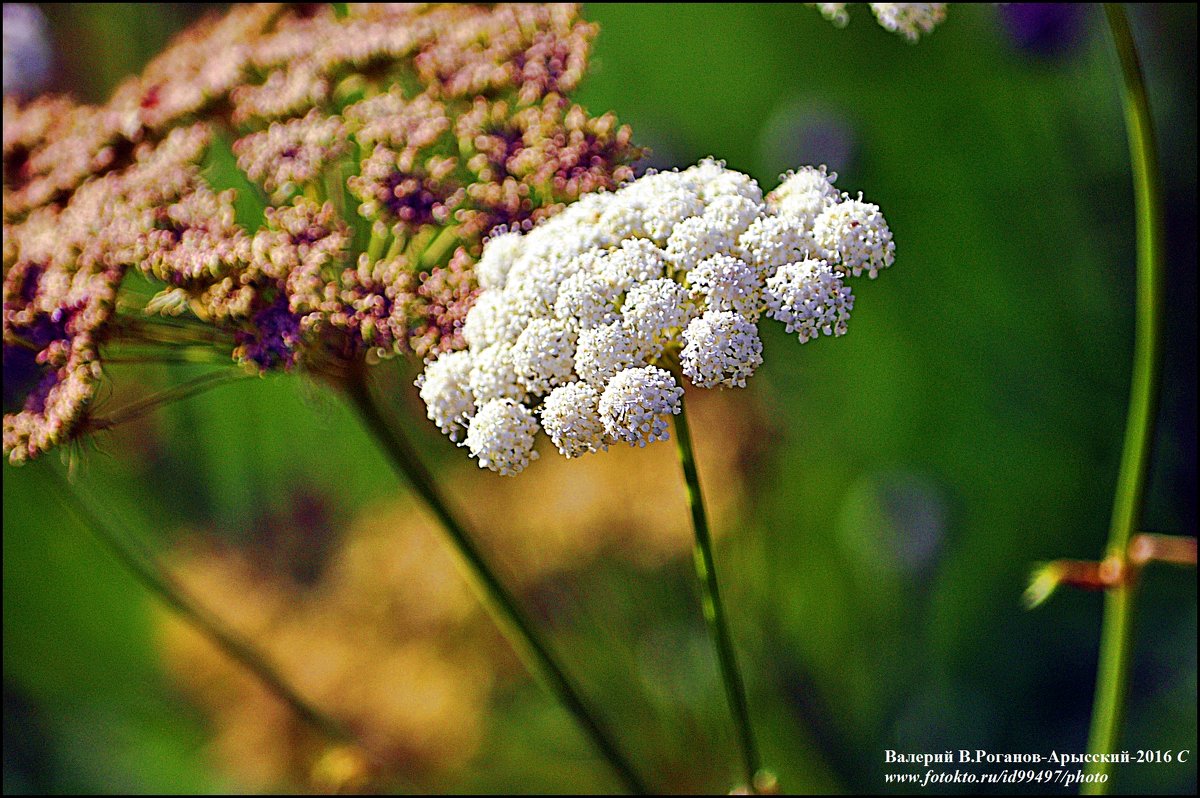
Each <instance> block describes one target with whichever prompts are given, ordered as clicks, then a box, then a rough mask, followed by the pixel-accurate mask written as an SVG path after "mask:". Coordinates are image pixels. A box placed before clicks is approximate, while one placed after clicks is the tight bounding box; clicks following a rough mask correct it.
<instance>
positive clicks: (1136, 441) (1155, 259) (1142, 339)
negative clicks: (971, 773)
mask: <svg viewBox="0 0 1200 798" xmlns="http://www.w3.org/2000/svg"><path fill="white" fill-rule="evenodd" d="M1104 11H1105V16H1106V17H1107V20H1108V27H1109V31H1110V32H1111V34H1112V38H1113V44H1114V45H1115V47H1116V51H1117V58H1118V60H1119V62H1120V70H1121V85H1122V100H1123V104H1124V109H1125V126H1126V131H1127V134H1128V137H1129V154H1130V162H1131V164H1132V167H1133V186H1134V202H1135V206H1136V218H1137V319H1136V330H1135V338H1134V354H1133V378H1132V385H1131V387H1130V401H1129V415H1128V418H1127V421H1126V426H1125V443H1124V448H1123V450H1122V454H1121V466H1120V471H1119V472H1118V475H1117V490H1116V495H1115V497H1114V500H1113V514H1112V523H1111V525H1110V527H1109V533H1108V543H1107V546H1106V549H1105V552H1106V556H1107V557H1109V558H1112V557H1116V558H1119V559H1120V561H1121V562H1122V563H1123V562H1124V561H1125V558H1126V556H1127V550H1128V547H1129V543H1130V538H1131V536H1132V535H1133V533H1134V532H1135V531H1136V530H1137V528H1138V525H1139V523H1140V521H1141V516H1142V510H1143V507H1144V504H1145V495H1146V475H1147V472H1148V470H1149V467H1150V451H1151V445H1152V443H1153V440H1154V423H1155V416H1156V414H1157V411H1158V394H1159V372H1160V369H1161V363H1162V336H1161V327H1162V297H1163V279H1164V272H1165V266H1164V252H1165V247H1164V233H1163V214H1162V185H1161V179H1160V176H1159V167H1158V155H1157V152H1156V149H1155V139H1154V122H1153V119H1152V117H1151V114H1150V102H1149V99H1148V97H1147V94H1146V83H1145V79H1144V77H1143V75H1142V68H1141V64H1140V63H1139V60H1138V55H1137V47H1136V45H1135V43H1134V40H1133V33H1132V31H1131V30H1130V28H1129V20H1128V19H1127V18H1126V16H1125V11H1124V10H1123V9H1122V7H1121V5H1120V4H1118V3H1106V4H1105V6H1104ZM1131 573H1132V571H1131ZM1136 591H1137V580H1136V578H1129V579H1124V580H1121V581H1120V582H1119V583H1118V584H1117V585H1116V586H1114V587H1113V588H1112V589H1111V590H1108V591H1107V592H1106V594H1105V597H1104V623H1103V627H1102V630H1101V637H1100V665H1099V668H1098V670H1097V673H1096V694H1095V702H1094V704H1093V707H1092V724H1091V729H1090V731H1089V733H1088V753H1089V754H1093V755H1094V754H1106V753H1111V752H1113V751H1115V750H1116V749H1117V747H1118V746H1119V745H1120V735H1121V726H1122V723H1123V721H1124V705H1125V694H1126V692H1127V688H1128V682H1129V664H1130V658H1131V654H1132V643H1133V631H1132V630H1133V610H1134V600H1135V595H1136ZM1101 759H1103V757H1099V756H1093V757H1091V760H1092V761H1091V762H1090V763H1089V765H1088V769H1087V774H1088V775H1089V776H1092V777H1093V778H1091V779H1087V778H1085V779H1084V781H1083V787H1082V792H1083V793H1085V794H1096V795H1100V794H1104V793H1106V792H1107V791H1108V789H1109V782H1110V779H1109V778H1108V776H1109V775H1110V773H1111V769H1112V765H1111V764H1110V763H1108V762H1104V761H1097V760H1101ZM1101 776H1102V777H1103V778H1098V777H1101Z"/></svg>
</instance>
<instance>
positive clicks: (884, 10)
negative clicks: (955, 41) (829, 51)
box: [809, 3, 947, 43]
mask: <svg viewBox="0 0 1200 798" xmlns="http://www.w3.org/2000/svg"><path fill="white" fill-rule="evenodd" d="M809 5H811V6H815V7H816V9H817V10H818V11H820V12H821V14H822V16H824V17H825V19H827V20H829V21H830V22H832V23H833V24H834V25H837V26H838V27H839V28H844V27H846V25H847V24H848V23H849V22H850V14H849V13H847V11H846V6H848V5H849V3H809ZM869 5H870V6H871V11H873V12H874V13H875V19H877V20H878V21H879V24H880V25H881V26H883V27H884V28H885V29H887V30H890V31H891V32H892V33H898V34H900V35H901V36H903V37H904V38H906V39H908V40H909V41H910V42H914V43H915V42H916V41H917V40H918V39H920V38H921V35H922V34H929V33H932V32H933V29H934V28H936V27H937V26H938V25H939V24H941V22H942V21H943V20H945V19H946V5H947V4H946V3H870V4H869Z"/></svg>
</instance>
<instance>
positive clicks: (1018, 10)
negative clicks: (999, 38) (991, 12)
mask: <svg viewBox="0 0 1200 798" xmlns="http://www.w3.org/2000/svg"><path fill="white" fill-rule="evenodd" d="M999 12H1000V19H1001V21H1002V22H1003V24H1004V28H1005V30H1006V31H1008V35H1009V38H1010V39H1011V40H1012V42H1013V44H1014V45H1016V47H1017V48H1018V49H1020V50H1024V51H1025V52H1027V53H1030V54H1032V55H1037V56H1041V57H1043V58H1052V57H1056V56H1061V55H1065V54H1067V53H1068V52H1069V51H1070V50H1072V49H1073V48H1074V47H1075V45H1076V43H1077V42H1078V41H1079V39H1080V33H1081V32H1082V30H1083V17H1084V14H1085V13H1087V7H1086V6H1084V5H1081V4H1078V3H1008V4H1006V5H1002V6H1000V8H999Z"/></svg>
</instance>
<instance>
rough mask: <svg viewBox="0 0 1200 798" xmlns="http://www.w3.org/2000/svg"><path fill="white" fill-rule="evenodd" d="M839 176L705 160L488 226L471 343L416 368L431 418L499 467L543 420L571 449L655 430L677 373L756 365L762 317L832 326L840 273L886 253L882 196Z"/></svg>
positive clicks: (735, 374)
mask: <svg viewBox="0 0 1200 798" xmlns="http://www.w3.org/2000/svg"><path fill="white" fill-rule="evenodd" d="M836 178H837V175H835V174H831V173H828V172H826V170H825V168H824V167H820V168H815V167H804V168H802V169H800V170H799V171H797V172H795V173H788V174H787V175H784V177H783V182H782V183H781V184H780V186H779V187H778V188H776V189H775V191H773V192H772V193H771V194H769V195H768V196H766V197H764V196H763V193H762V189H760V188H759V186H758V184H757V183H756V182H755V181H754V180H753V179H752V178H750V177H748V176H747V175H744V174H742V173H740V172H736V171H733V170H731V169H727V168H725V165H724V164H723V163H721V162H719V161H714V160H705V161H702V162H700V163H699V164H697V165H696V166H693V167H692V168H690V169H687V170H685V171H682V172H661V173H654V174H648V175H646V176H644V177H642V178H641V179H640V180H637V181H635V182H633V183H629V184H627V185H626V186H624V187H623V188H621V189H620V190H618V191H615V192H611V193H597V194H589V195H585V196H584V197H582V198H581V199H580V200H579V201H577V202H576V203H574V204H573V205H571V206H569V207H568V208H567V209H566V210H564V211H563V212H562V213H560V214H559V215H558V216H555V217H553V218H551V219H550V220H548V221H546V222H544V223H543V224H541V225H539V226H537V227H535V228H534V229H533V230H531V231H529V232H528V233H520V232H504V233H500V234H498V235H495V236H493V237H492V238H491V239H490V240H489V241H488V242H487V245H486V246H485V247H484V250H483V255H482V257H481V258H480V261H479V264H478V266H477V268H476V274H477V276H478V279H479V283H480V285H481V286H482V287H483V289H484V290H483V292H482V293H481V294H480V296H479V299H478V301H477V302H476V304H475V306H474V307H473V308H472V309H471V311H470V313H469V314H468V315H467V319H466V323H465V325H464V327H463V337H464V338H465V339H466V341H467V349H466V350H464V351H460V352H453V353H449V354H443V355H442V356H441V357H439V358H438V359H436V360H434V361H432V362H430V363H428V364H427V365H426V368H425V372H424V374H422V375H421V377H420V378H419V379H418V380H417V385H418V387H419V388H420V392H421V398H422V399H423V400H424V402H425V404H426V407H427V408H428V413H429V418H430V419H431V420H432V421H433V422H434V423H435V424H437V426H438V427H439V428H440V429H441V430H442V431H443V432H444V433H446V434H447V435H449V436H450V438H451V440H455V441H459V440H461V442H462V445H464V446H466V447H467V449H468V450H469V451H470V453H471V456H473V457H475V458H477V459H478V460H479V465H480V466H481V467H486V468H490V469H492V470H493V471H498V472H500V473H501V474H515V473H518V472H519V471H521V470H522V469H523V468H525V466H527V465H528V464H529V462H530V461H531V460H533V459H536V457H537V452H535V451H534V439H535V435H536V433H537V430H538V427H539V422H540V426H541V428H542V429H543V430H545V432H546V434H547V435H548V436H549V437H550V440H551V441H552V442H553V443H554V445H555V446H556V447H557V448H558V450H559V452H561V453H562V454H563V455H565V456H566V457H579V456H581V455H584V454H587V453H589V452H596V451H601V450H603V449H606V448H607V447H608V446H609V445H611V444H613V443H617V442H625V443H629V444H631V445H635V446H645V445H646V444H647V443H651V442H653V441H657V440H665V439H666V438H668V437H669V435H668V423H667V422H668V418H669V417H670V416H671V415H673V414H674V413H678V412H679V407H680V401H681V400H682V397H683V388H682V386H681V385H680V384H679V381H678V378H679V376H680V375H681V376H684V377H686V378H687V379H688V380H690V381H691V383H692V384H693V385H695V386H697V387H701V388H713V387H744V386H745V385H746V380H747V379H749V378H750V377H751V376H752V375H753V374H754V372H755V370H756V369H757V368H758V367H759V366H760V365H761V364H762V341H761V340H760V339H759V336H758V321H759V319H760V318H761V317H762V316H763V315H764V314H765V315H767V316H769V317H770V318H772V319H775V320H777V321H780V322H782V323H783V324H784V325H785V326H786V327H787V330H788V332H795V333H797V335H798V337H799V339H800V341H801V343H803V342H806V341H809V340H811V339H813V338H816V337H819V336H820V335H842V334H844V333H845V332H846V323H847V321H848V319H849V318H850V311H851V309H852V308H853V307H854V296H853V295H852V294H851V293H850V289H849V288H848V287H847V286H846V285H845V284H844V279H845V278H846V277H848V276H858V275H860V274H862V273H863V272H866V273H867V274H868V275H869V276H870V277H872V278H873V277H875V276H876V275H877V274H878V272H879V270H880V269H884V268H887V267H888V266H891V265H892V261H893V259H894V256H895V245H894V244H893V243H892V234H891V231H889V230H888V226H887V223H886V222H885V221H884V219H883V216H882V214H880V212H879V208H878V207H877V206H875V205H872V204H870V203H868V202H865V201H863V199H862V195H859V196H858V197H856V198H855V197H850V196H849V195H847V194H845V193H842V192H840V191H838V190H837V189H836V188H835V187H834V185H833V183H834V180H835V179H836Z"/></svg>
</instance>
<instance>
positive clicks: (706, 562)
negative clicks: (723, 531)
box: [675, 399, 761, 791]
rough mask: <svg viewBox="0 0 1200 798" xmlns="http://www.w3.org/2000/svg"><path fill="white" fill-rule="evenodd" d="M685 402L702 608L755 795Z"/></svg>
mask: <svg viewBox="0 0 1200 798" xmlns="http://www.w3.org/2000/svg"><path fill="white" fill-rule="evenodd" d="M685 404H686V403H685V402H684V401H683V400H682V399H681V400H680V402H679V413H678V414H677V415H676V416H675V442H676V444H675V445H676V448H677V449H678V451H679V462H680V464H681V465H682V466H683V478H684V481H685V482H686V483H687V496H688V506H689V507H690V508H691V511H692V528H693V530H694V531H695V534H696V545H695V547H694V548H693V549H692V559H693V560H694V561H695V565H696V576H697V577H698V578H699V581H700V594H701V604H702V606H703V609H704V620H705V622H706V623H707V624H708V634H709V636H710V637H711V638H712V641H713V646H714V647H715V648H716V650H717V661H718V663H719V665H720V668H721V680H722V681H723V682H724V684H725V695H726V698H728V700H729V708H730V711H731V712H732V713H733V720H734V725H735V726H736V728H737V735H738V743H739V745H740V747H741V751H742V764H743V766H744V769H745V774H746V786H747V788H748V789H750V790H751V791H753V790H754V789H755V781H756V777H757V776H758V773H759V768H760V767H761V761H760V759H759V754H758V746H757V744H756V743H755V741H754V727H753V726H752V725H751V723H750V709H749V704H748V702H747V701H746V685H745V683H744V682H743V681H742V674H741V671H739V670H738V664H737V657H736V656H735V655H734V651H733V641H732V639H731V638H730V635H729V623H728V621H727V620H726V617H725V607H724V605H723V604H722V603H721V592H720V590H719V588H718V586H717V566H716V562H715V560H714V559H713V551H712V537H711V535H710V534H709V531H708V517H707V516H706V514H705V512H704V497H703V495H702V494H701V493H700V477H699V475H698V474H697V473H696V454H695V452H694V451H693V450H692V436H691V432H690V431H689V429H688V421H687V410H686V408H685Z"/></svg>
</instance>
